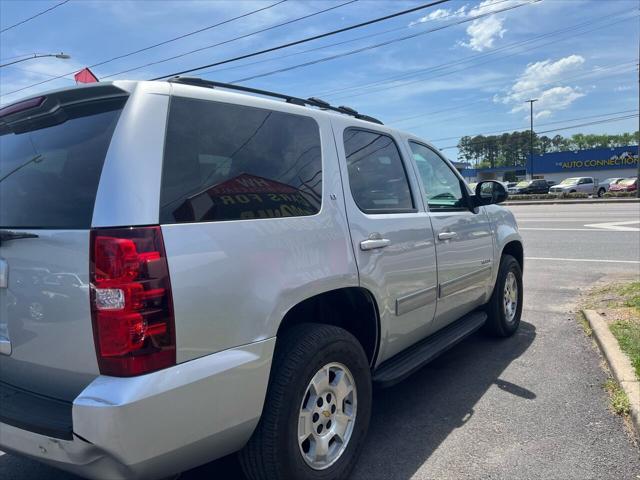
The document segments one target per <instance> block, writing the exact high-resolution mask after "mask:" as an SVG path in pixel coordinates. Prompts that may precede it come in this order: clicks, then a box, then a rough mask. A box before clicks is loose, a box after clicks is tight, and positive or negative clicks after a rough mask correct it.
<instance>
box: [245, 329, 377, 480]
mask: <svg viewBox="0 0 640 480" xmlns="http://www.w3.org/2000/svg"><path fill="white" fill-rule="evenodd" d="M328 366H329V367H330V368H328V369H327V367H328ZM331 366H332V367H331ZM332 368H333V370H332ZM324 369H327V370H324ZM344 369H346V370H344ZM332 371H333V380H331V372H332ZM324 372H327V375H328V376H327V375H324ZM345 372H346V373H345ZM348 374H350V375H351V377H350V378H349V375H348ZM323 375H324V376H323ZM318 378H325V379H326V378H328V379H329V382H328V383H327V384H326V388H327V389H329V390H327V389H324V390H323V388H325V387H324V386H323V387H320V388H318V390H320V391H319V392H315V391H314V389H313V387H312V386H311V383H310V382H311V381H312V380H316V379H318ZM338 378H344V379H346V380H352V381H353V385H355V389H353V390H352V393H351V394H350V395H351V396H350V397H349V398H350V399H351V403H350V404H349V400H348V399H345V400H344V402H340V401H339V398H338V397H339V396H340V394H339V391H338V389H336V390H331V388H333V387H332V385H333V384H336V385H337V384H338V383H339V382H338V380H337V379H338ZM316 383H317V384H318V385H322V382H321V381H318V382H316ZM347 384H348V382H347ZM343 385H344V383H343ZM342 391H346V390H342ZM327 392H328V393H327ZM331 392H335V393H334V395H333V396H331ZM354 392H355V393H354ZM318 394H319V395H318ZM354 395H355V396H354ZM329 397H330V398H329ZM313 399H315V400H313ZM331 401H333V404H332V403H331ZM305 405H306V406H307V407H308V408H306V409H304V410H303V406H305ZM320 405H322V408H321V409H320V411H319V410H318V409H317V408H316V407H320ZM303 412H313V413H310V414H309V415H308V417H307V418H308V422H309V423H308V424H307V425H308V426H310V427H311V428H312V429H313V431H312V430H311V429H309V428H306V430H307V433H308V438H307V439H306V440H305V441H304V442H301V443H299V442H298V431H299V429H300V428H301V426H300V425H299V424H298V422H299V421H301V422H302V420H300V419H301V417H302V416H303ZM341 412H343V415H342V417H341V418H342V419H344V418H345V417H346V416H347V415H346V414H347V413H348V412H350V413H351V414H352V415H353V417H354V418H353V419H352V420H351V421H350V422H345V421H344V420H343V421H342V422H340V421H335V422H334V423H333V424H330V422H331V421H332V420H335V419H338V418H339V416H340V414H341ZM334 413H335V415H334ZM370 416H371V372H370V369H369V362H368V360H367V356H366V355H365V353H364V350H363V349H362V346H361V345H360V343H359V342H358V340H357V339H356V338H355V337H354V336H353V335H351V334H350V333H349V332H347V331H346V330H343V329H341V328H337V327H333V326H329V325H320V324H311V323H309V324H301V325H297V326H295V327H292V328H291V329H290V330H287V331H285V332H284V333H283V334H282V335H280V336H279V337H278V340H277V344H276V351H275V353H274V360H273V366H272V369H271V378H270V380H269V387H268V389H267V396H266V399H265V403H264V408H263V410H262V417H261V419H260V421H259V423H258V426H257V427H256V430H255V432H254V433H253V436H252V437H251V439H250V440H249V442H248V443H247V445H246V446H245V448H244V449H243V450H242V451H241V452H240V454H239V457H240V464H241V465H242V469H243V471H244V473H245V475H246V476H247V478H249V479H250V480H287V479H295V480H339V479H345V478H348V477H349V474H350V473H351V471H352V470H353V468H354V466H355V464H356V461H357V459H358V457H359V455H360V452H361V450H362V447H363V445H364V440H365V437H366V434H367V429H368V427H369V418H370ZM341 423H342V425H345V424H346V425H351V427H350V428H351V430H349V427H347V428H345V430H343V433H344V435H343V436H344V437H345V438H346V442H344V444H343V443H341V442H340V441H339V440H336V439H338V438H339V437H337V436H332V435H334V434H333V433H331V430H330V427H332V428H334V429H336V431H337V429H338V428H339V427H340V424H341ZM321 426H322V427H323V428H322V432H325V433H323V437H320V436H319V435H318V436H316V433H322V432H318V429H320V427H321ZM349 431H350V433H348V432H349ZM327 432H329V433H327ZM317 438H331V440H330V441H329V442H326V443H325V445H329V447H328V448H329V452H330V454H329V455H327V459H326V461H325V462H324V464H322V461H320V464H318V465H315V466H312V465H311V463H310V462H311V457H314V456H315V451H316V448H319V447H317V445H319V444H320V443H309V442H315V441H316V440H315V439H317ZM305 442H307V443H305ZM318 442H320V440H318ZM331 442H333V443H331ZM305 448H306V449H307V452H306V453H305V451H304V450H305ZM332 449H333V450H332ZM332 451H333V452H334V453H333V455H334V456H335V458H333V459H332V458H331V452H332ZM316 460H317V457H316ZM320 468H321V469H320Z"/></svg>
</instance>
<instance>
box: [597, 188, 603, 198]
mask: <svg viewBox="0 0 640 480" xmlns="http://www.w3.org/2000/svg"><path fill="white" fill-rule="evenodd" d="M604 192H605V189H604V188H601V189H599V190H598V198H602V196H603V195H604Z"/></svg>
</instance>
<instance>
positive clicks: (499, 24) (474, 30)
mask: <svg viewBox="0 0 640 480" xmlns="http://www.w3.org/2000/svg"><path fill="white" fill-rule="evenodd" d="M517 3H518V2H517V0H484V1H483V2H480V3H479V4H478V6H476V7H474V8H472V9H471V10H469V12H468V13H467V15H468V16H469V17H477V16H478V15H489V16H485V17H482V18H478V19H477V20H474V21H473V22H471V25H469V26H468V27H467V35H469V40H468V41H467V42H460V45H462V46H464V47H467V48H470V49H472V50H475V51H477V52H481V51H483V50H486V49H487V48H491V47H493V44H494V42H495V41H496V40H497V39H499V38H502V37H503V36H504V34H505V33H506V31H507V29H506V28H504V20H505V19H504V17H501V16H497V15H490V14H491V12H495V11H497V10H503V9H505V8H509V7H511V6H513V5H516V4H517Z"/></svg>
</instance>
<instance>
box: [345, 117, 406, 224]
mask: <svg viewBox="0 0 640 480" xmlns="http://www.w3.org/2000/svg"><path fill="white" fill-rule="evenodd" d="M344 151H345V156H346V157H347V171H348V172H349V185H350V186H351V194H352V195H353V199H354V200H355V202H356V204H357V205H358V208H360V210H362V211H363V212H365V213H406V212H413V211H415V209H414V205H413V199H412V197H411V190H410V188H409V181H408V179H407V173H406V171H405V169H404V165H403V163H402V158H401V157H400V152H399V151H398V147H397V145H396V142H395V141H394V140H393V138H391V137H389V136H388V135H384V134H382V133H377V132H371V131H369V130H358V129H355V128H349V129H347V130H345V132H344Z"/></svg>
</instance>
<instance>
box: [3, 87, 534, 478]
mask: <svg viewBox="0 0 640 480" xmlns="http://www.w3.org/2000/svg"><path fill="white" fill-rule="evenodd" d="M218 87H225V85H224V84H216V83H214V82H206V81H202V80H198V79H190V78H175V79H172V80H171V81H167V82H132V81H116V82H113V83H100V84H93V85H89V86H84V87H78V88H71V89H65V90H58V91H53V92H50V93H46V94H43V95H42V96H39V97H37V98H30V99H28V100H25V101H22V102H19V103H17V104H14V105H11V106H8V107H5V108H4V109H2V110H0V148H1V157H0V158H1V160H0V227H1V228H0V241H1V247H0V257H1V259H0V400H1V402H2V405H1V408H0V449H2V450H5V451H8V452H14V453H17V454H21V455H25V456H28V457H31V458H34V459H37V460H40V461H42V462H46V463H48V464H51V465H53V466H56V467H59V468H62V469H65V470H69V471H72V472H75V473H77V474H80V475H82V476H85V477H89V478H96V479H138V478H160V477H167V476H170V475H172V474H175V473H178V472H181V471H184V470H187V469H190V468H192V467H195V466H197V465H200V464H203V463H205V462H208V461H211V460H213V459H216V458H219V457H221V456H224V455H227V454H230V453H232V452H237V451H239V452H240V454H239V456H240V460H241V464H242V467H243V469H244V471H245V473H246V475H247V476H248V477H249V478H250V479H287V478H292V479H318V478H322V479H342V478H345V477H347V476H348V475H349V473H350V471H351V469H352V468H353V467H354V465H355V462H356V460H357V457H358V454H359V452H360V450H361V448H362V446H363V443H364V440H365V435H366V433H367V426H368V423H369V416H370V414H371V398H372V397H371V392H372V387H373V385H379V386H389V385H393V384H394V383H396V382H399V381H400V380H403V379H405V378H406V377H407V376H409V375H410V374H411V373H413V372H414V371H416V370H417V369H419V368H420V367H422V366H423V365H425V364H426V363H427V362H429V361H430V360H432V359H433V358H434V357H436V356H437V355H438V354H440V353H442V352H443V351H444V350H446V349H447V348H449V347H451V346H452V345H454V344H456V343H457V342H459V341H460V340H462V339H463V338H464V337H465V336H467V335H469V334H471V333H472V332H474V331H476V330H478V329H480V328H481V327H482V328H484V329H485V330H486V331H488V332H490V333H492V334H494V335H498V336H502V337H508V336H510V335H513V334H514V332H515V331H516V330H517V328H518V326H519V322H520V315H521V310H522V295H523V286H522V268H523V247H522V240H521V238H520V235H519V234H518V229H517V226H516V222H515V220H514V217H513V215H512V214H511V213H510V212H509V211H508V210H506V209H503V208H501V207H499V206H497V205H493V204H495V203H499V202H501V201H503V200H504V199H505V198H506V192H505V190H504V187H503V186H502V185H501V184H499V183H497V182H491V181H489V182H480V183H479V184H478V185H477V186H476V189H475V191H473V192H472V191H471V190H470V189H469V187H467V185H466V184H465V183H464V181H463V179H462V177H461V176H460V175H459V173H458V172H457V171H456V170H455V168H453V167H452V165H451V164H450V163H449V162H448V161H447V160H446V159H445V158H444V157H443V156H441V154H440V153H439V152H438V151H437V150H436V149H434V148H433V147H432V146H431V145H430V144H429V143H427V142H425V141H423V140H421V139H419V138H417V137H414V136H413V135H410V134H405V133H402V132H399V131H397V130H394V129H391V128H388V127H385V126H383V125H382V124H381V123H380V122H379V121H377V120H376V119H373V118H370V117H367V116H365V115H361V114H358V113H357V112H355V111H354V110H352V109H349V108H346V107H332V106H330V105H328V104H327V103H325V102H323V101H321V100H318V99H301V98H295V97H289V96H286V95H278V94H272V93H270V92H264V91H256V90H251V89H244V90H249V91H251V92H252V93H254V94H256V93H257V94H259V95H246V94H242V93H237V92H233V91H229V90H230V89H235V90H242V87H232V86H227V88H218ZM269 96H271V97H274V96H275V97H278V98H279V100H278V99H273V98H268V97H269ZM282 100H284V101H282ZM311 107H316V108H311ZM487 353H488V354H489V353H490V352H487Z"/></svg>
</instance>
